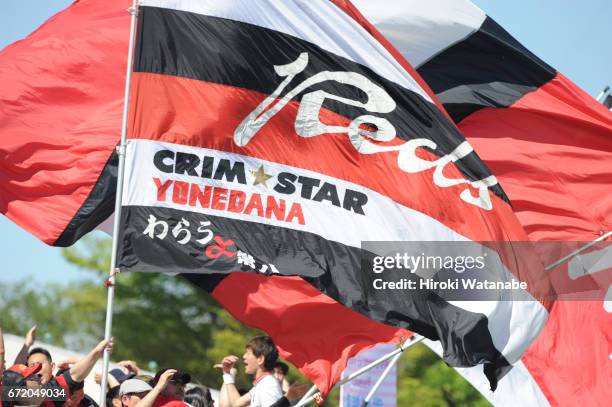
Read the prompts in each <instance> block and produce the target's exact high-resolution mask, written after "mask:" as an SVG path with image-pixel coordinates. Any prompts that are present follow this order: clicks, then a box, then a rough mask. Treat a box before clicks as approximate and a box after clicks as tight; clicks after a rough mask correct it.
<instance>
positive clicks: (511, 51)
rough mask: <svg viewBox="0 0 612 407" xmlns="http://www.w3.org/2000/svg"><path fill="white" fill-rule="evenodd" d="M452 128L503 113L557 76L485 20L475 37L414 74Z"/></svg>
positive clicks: (516, 42)
mask: <svg viewBox="0 0 612 407" xmlns="http://www.w3.org/2000/svg"><path fill="white" fill-rule="evenodd" d="M418 72H419V73H420V74H421V76H422V77H423V79H425V81H426V82H427V83H428V84H429V86H431V88H432V90H433V91H434V92H435V93H436V96H438V98H439V99H440V102H442V104H443V105H444V107H445V108H446V110H447V111H448V113H449V114H450V115H451V117H452V118H453V120H454V121H455V123H459V122H460V121H461V120H463V119H465V118H466V117H467V116H469V115H470V114H472V113H474V112H476V111H478V110H480V109H482V108H485V107H508V106H510V105H512V104H513V103H514V102H516V101H517V100H518V99H520V98H521V97H523V96H524V95H526V94H527V93H529V92H532V91H534V90H536V89H537V88H539V87H540V86H542V85H543V84H545V83H546V82H548V81H550V80H551V79H553V78H554V77H555V75H556V71H555V70H554V69H553V68H552V67H551V66H549V65H548V64H546V63H545V62H544V61H542V60H541V59H539V58H538V57H537V56H535V55H534V54H533V53H531V52H530V51H529V50H528V49H527V48H525V47H524V46H523V45H522V44H521V43H519V42H518V41H517V40H516V39H514V38H513V37H512V36H511V35H510V34H509V33H508V32H507V31H506V30H504V29H503V28H502V27H501V26H500V25H499V24H497V23H496V22H495V20H493V19H492V18H491V17H488V16H487V18H486V19H485V21H484V22H483V24H482V26H481V27H480V29H479V30H478V31H476V32H475V33H473V34H471V35H470V36H468V37H467V38H466V39H464V40H462V41H460V42H458V43H456V44H454V45H452V46H450V47H449V48H447V49H445V50H444V51H442V52H441V53H439V54H438V55H436V56H435V57H433V58H432V59H430V60H429V61H427V62H426V63H424V64H423V65H421V66H420V67H419V68H418Z"/></svg>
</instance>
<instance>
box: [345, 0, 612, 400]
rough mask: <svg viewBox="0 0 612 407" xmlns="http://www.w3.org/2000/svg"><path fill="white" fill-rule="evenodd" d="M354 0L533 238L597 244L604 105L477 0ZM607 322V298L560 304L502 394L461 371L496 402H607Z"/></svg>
mask: <svg viewBox="0 0 612 407" xmlns="http://www.w3.org/2000/svg"><path fill="white" fill-rule="evenodd" d="M353 3H354V4H355V6H357V8H358V9H359V11H357V9H352V10H349V12H350V13H351V15H353V17H354V18H356V19H357V20H358V21H360V22H361V23H362V24H364V26H369V25H370V24H374V26H375V27H376V28H373V27H371V26H370V27H371V31H372V32H374V31H378V33H379V34H380V33H382V35H384V36H386V38H387V39H388V40H390V42H391V43H392V44H393V45H394V46H395V47H396V49H397V50H398V51H399V53H401V55H402V56H403V57H404V58H406V59H408V60H409V61H410V62H411V63H412V64H414V65H415V66H416V67H417V68H418V72H419V73H420V74H421V75H423V77H424V78H425V79H426V81H427V83H428V84H429V85H430V86H431V87H432V88H433V90H434V91H435V92H436V94H437V96H438V97H439V98H440V100H441V101H442V103H443V104H444V107H445V108H446V109H447V111H448V112H449V114H450V115H451V116H452V117H453V120H454V121H455V122H456V123H458V126H459V128H460V129H461V130H462V132H463V133H464V134H465V135H466V137H467V138H468V140H469V141H470V142H471V143H473V145H474V146H475V148H476V150H477V151H478V152H479V154H480V155H481V157H482V158H483V160H484V161H485V162H486V163H487V164H488V165H489V167H490V168H491V169H492V171H493V173H494V174H495V175H496V177H498V179H499V181H500V183H501V184H502V185H503V186H504V190H505V191H506V192H507V193H508V196H509V198H510V200H511V202H512V205H513V208H514V210H515V212H516V213H517V215H518V217H519V219H520V220H521V223H522V224H523V225H524V226H525V228H526V230H527V232H528V234H529V237H530V238H531V239H532V240H577V241H580V240H583V241H591V240H593V239H595V238H597V237H599V236H600V234H602V233H604V232H607V231H609V230H611V229H612V199H611V198H610V193H609V190H610V183H611V181H610V180H611V179H612V167H611V166H610V163H611V162H612V114H611V113H610V112H608V111H606V109H605V108H604V107H603V106H602V105H601V104H599V103H597V102H596V101H595V100H594V99H593V98H592V97H590V96H589V95H587V94H586V93H585V92H584V91H582V90H581V89H579V88H578V87H577V86H576V85H575V84H573V83H572V82H571V81H570V80H568V79H567V78H566V77H564V76H563V75H562V74H560V73H559V72H557V71H556V70H555V69H554V68H552V67H550V66H549V65H547V64H546V63H545V62H544V61H542V60H541V59H539V58H538V57H537V56H535V55H534V54H532V53H531V52H529V50H527V49H526V48H525V47H524V46H523V45H521V44H520V43H519V42H518V41H516V39H514V38H513V37H512V36H511V35H510V34H508V33H507V32H506V31H505V30H504V29H503V28H502V27H500V26H499V25H498V24H497V23H496V22H495V21H494V20H493V19H491V18H490V17H489V16H487V15H486V14H485V13H484V12H483V11H482V10H480V9H478V8H477V7H475V6H474V5H473V4H471V3H470V2H467V1H463V0H435V1H429V2H420V1H416V0H414V1H413V0H410V1H404V0H402V1H399V0H397V1H388V2H385V7H384V8H381V7H377V6H376V4H375V3H370V2H367V1H363V0H355V1H354V2H353ZM360 12H361V13H360ZM400 58H401V57H400ZM551 260H556V259H551ZM568 272H569V271H568V269H567V267H562V268H559V269H557V270H556V273H566V274H567V273H568ZM603 272H605V271H603ZM603 272H600V273H603ZM608 272H609V271H608ZM565 278H566V279H567V275H566V276H565ZM574 278H575V277H574ZM589 279H591V276H589V275H586V276H584V277H581V278H580V279H578V281H581V280H589ZM602 280H604V281H605V278H602ZM586 282H587V283H588V281H586ZM610 326H612V316H611V315H610V314H609V309H606V308H605V303H603V302H602V301H596V302H595V301H588V302H586V301H583V302H578V301H572V302H564V301H563V302H557V303H556V304H555V305H554V307H553V309H552V311H551V315H550V320H549V322H548V324H547V325H546V327H545V329H544V330H543V332H542V334H541V335H540V337H539V338H538V339H537V340H536V342H535V344H534V345H532V347H531V348H530V349H529V350H528V351H527V353H526V355H525V356H524V357H523V358H522V359H521V362H520V363H518V364H516V365H515V368H514V369H513V370H512V372H510V373H509V374H508V375H507V376H506V377H505V378H504V380H503V381H502V382H501V383H500V386H499V388H498V390H497V391H496V393H495V394H492V393H490V392H488V389H487V386H486V383H483V382H482V380H481V379H480V377H479V376H480V374H479V372H477V371H476V372H475V371H473V370H474V369H460V371H461V372H462V373H463V374H464V375H465V376H466V377H467V378H468V379H469V380H470V381H471V382H472V383H473V384H474V385H475V386H476V387H477V388H479V389H480V390H481V391H482V392H483V394H485V395H486V396H487V397H489V399H490V400H491V401H492V402H494V403H495V404H496V405H515V404H517V403H518V404H524V405H548V404H552V405H568V406H569V405H576V404H578V403H582V404H588V405H605V404H606V403H607V402H608V401H609V400H610V398H611V397H612V393H611V389H610V386H609V378H610V377H611V376H612V366H611V364H610V360H609V355H610V346H612V337H611V336H610V335H611V332H610ZM431 345H432V346H433V347H434V348H437V350H438V351H440V349H439V347H438V346H437V345H434V344H431ZM517 396H520V397H521V398H522V401H521V402H517V400H516V398H515V397H517Z"/></svg>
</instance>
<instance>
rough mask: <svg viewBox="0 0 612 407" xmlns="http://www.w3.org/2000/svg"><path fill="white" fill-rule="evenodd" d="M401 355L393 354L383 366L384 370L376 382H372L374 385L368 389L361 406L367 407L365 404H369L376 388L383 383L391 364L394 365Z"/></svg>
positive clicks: (391, 366)
mask: <svg viewBox="0 0 612 407" xmlns="http://www.w3.org/2000/svg"><path fill="white" fill-rule="evenodd" d="M402 355H403V353H398V354H397V355H395V356H393V358H392V359H391V360H390V361H389V364H388V365H387V366H386V367H385V370H383V372H382V374H381V375H380V377H379V378H378V380H376V383H374V386H372V388H371V389H370V391H369V393H368V395H367V396H366V397H365V399H364V400H363V403H361V407H367V405H368V404H370V400H372V397H374V395H375V394H376V392H377V391H378V388H379V387H380V385H381V384H382V383H383V381H385V379H386V378H387V376H388V375H389V372H391V369H392V368H393V366H395V364H396V363H397V361H398V360H399V359H400V358H401V357H402Z"/></svg>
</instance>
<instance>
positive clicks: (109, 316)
mask: <svg viewBox="0 0 612 407" xmlns="http://www.w3.org/2000/svg"><path fill="white" fill-rule="evenodd" d="M128 13H130V15H131V20H130V41H129V45H128V57H127V67H126V75H125V94H124V97H123V118H122V121H121V141H120V142H119V146H118V147H117V154H118V155H119V168H118V174H117V193H116V196H115V219H114V221H113V244H112V249H111V262H110V270H109V277H108V283H109V284H108V296H107V299H106V324H105V326H104V339H105V340H107V341H108V340H110V338H111V333H112V326H113V299H114V297H115V274H116V271H117V270H116V269H115V267H116V264H117V247H118V245H119V236H118V235H119V227H120V221H121V198H122V196H123V175H124V169H125V147H126V144H127V131H128V108H129V104H130V84H131V82H132V62H133V57H134V42H135V37H136V16H137V15H138V0H132V7H130V8H129V9H128ZM109 361H110V355H109V353H108V351H107V350H106V349H105V350H104V355H103V367H102V378H101V383H100V386H101V391H100V404H99V405H100V406H104V405H106V387H107V379H108V378H107V375H108V365H109Z"/></svg>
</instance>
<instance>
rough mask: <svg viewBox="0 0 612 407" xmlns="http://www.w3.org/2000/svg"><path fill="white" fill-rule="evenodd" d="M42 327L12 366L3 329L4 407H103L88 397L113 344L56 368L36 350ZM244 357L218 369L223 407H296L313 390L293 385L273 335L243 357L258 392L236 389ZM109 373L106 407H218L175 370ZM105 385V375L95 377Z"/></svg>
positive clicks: (128, 368) (127, 365)
mask: <svg viewBox="0 0 612 407" xmlns="http://www.w3.org/2000/svg"><path fill="white" fill-rule="evenodd" d="M35 341H36V326H34V327H32V328H31V329H30V330H29V331H28V333H27V334H26V336H25V341H24V344H23V347H22V348H21V350H20V352H19V354H18V355H17V357H16V358H15V361H14V363H13V364H12V365H10V366H8V367H7V365H6V364H5V358H4V356H5V355H4V340H3V336H2V330H1V328H0V372H2V376H1V381H0V387H1V389H2V392H1V394H2V406H1V407H13V406H19V405H20V406H42V407H99V406H98V403H97V400H94V399H93V398H92V397H90V396H89V395H87V394H85V392H84V380H85V378H86V377H87V376H88V375H89V374H90V372H91V371H92V369H93V368H94V365H95V364H96V362H97V361H98V360H99V359H100V358H101V357H102V355H103V353H104V350H108V351H109V352H112V349H113V340H112V339H111V340H109V341H106V340H103V341H101V342H100V343H98V345H96V346H95V347H94V348H93V349H92V350H91V351H90V352H89V353H88V354H87V355H86V356H84V357H82V358H73V359H69V360H63V361H61V362H59V363H55V362H54V361H53V358H52V356H51V354H50V353H49V351H48V350H46V349H44V348H40V347H33V345H34V342H35ZM238 361H239V358H238V357H237V356H234V355H229V356H226V357H225V358H224V359H223V360H222V361H221V363H219V364H217V365H215V366H214V367H215V368H218V369H219V370H220V371H221V374H222V378H223V385H222V386H221V389H220V392H219V407H246V406H251V407H281V406H282V407H288V406H290V405H292V403H295V402H296V401H297V399H299V398H300V397H301V396H302V395H303V394H304V393H305V392H306V390H307V389H308V387H309V385H307V384H303V385H298V384H294V385H289V382H288V381H287V379H286V376H287V373H288V370H289V368H288V366H287V365H286V364H284V363H282V362H280V361H278V350H277V348H276V346H275V345H274V343H273V342H272V339H271V338H270V337H268V336H258V337H255V338H253V339H251V340H250V341H248V342H247V344H246V345H245V352H244V355H243V356H242V362H243V364H244V369H245V372H246V373H247V374H249V375H252V376H253V387H252V388H251V389H250V390H249V391H246V392H245V391H241V390H240V389H238V388H237V387H236V384H235V377H236V372H237V370H236V365H237V363H238ZM117 365H118V367H117V368H115V369H112V370H110V371H109V372H108V376H107V392H106V407H212V406H213V405H214V402H213V398H212V396H211V393H210V390H209V389H208V388H207V387H206V386H203V385H200V384H194V383H192V382H191V375H190V374H189V373H187V372H185V371H182V370H179V369H175V368H165V369H161V370H159V371H158V372H157V373H156V374H155V375H154V376H149V375H146V374H143V372H142V371H141V369H140V368H139V367H138V365H137V364H136V363H135V362H133V361H121V362H119V363H118V364H117ZM95 380H96V383H98V384H99V385H100V384H101V382H102V380H101V374H100V373H96V374H95Z"/></svg>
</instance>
